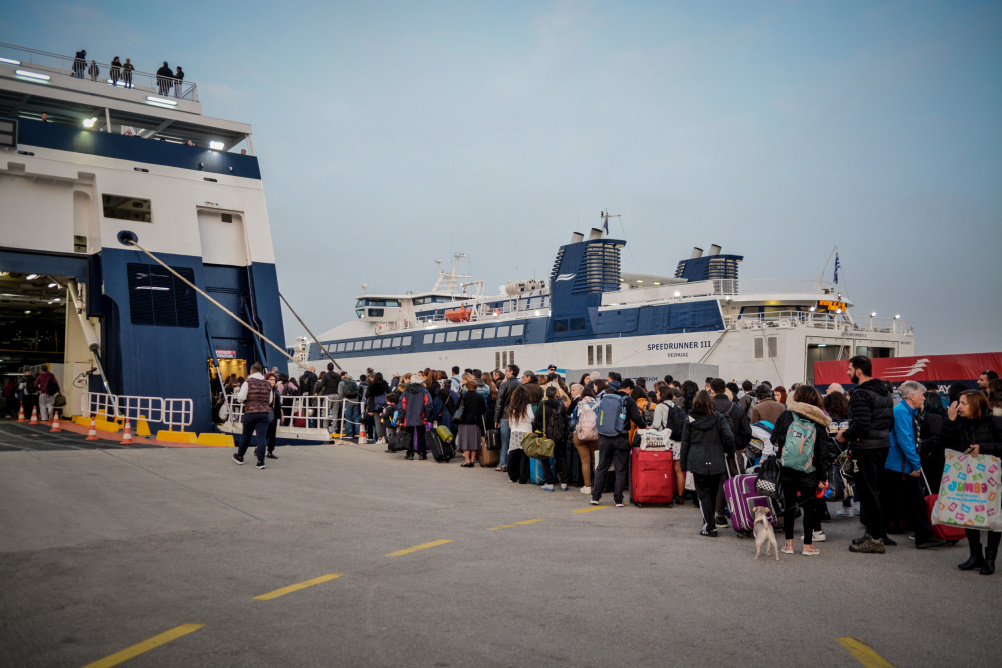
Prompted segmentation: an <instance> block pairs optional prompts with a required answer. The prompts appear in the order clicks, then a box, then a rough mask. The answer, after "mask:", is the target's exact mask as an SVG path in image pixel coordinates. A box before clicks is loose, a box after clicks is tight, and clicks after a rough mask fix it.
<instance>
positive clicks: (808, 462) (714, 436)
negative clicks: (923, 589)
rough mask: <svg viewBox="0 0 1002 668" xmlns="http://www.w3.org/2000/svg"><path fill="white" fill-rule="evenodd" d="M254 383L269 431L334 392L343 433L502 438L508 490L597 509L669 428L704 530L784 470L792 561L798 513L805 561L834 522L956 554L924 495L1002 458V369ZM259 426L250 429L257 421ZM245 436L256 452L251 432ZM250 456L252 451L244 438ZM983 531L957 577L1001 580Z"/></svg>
mask: <svg viewBox="0 0 1002 668" xmlns="http://www.w3.org/2000/svg"><path fill="white" fill-rule="evenodd" d="M276 371H277V370H276ZM603 376H604V377H603ZM252 379H253V380H255V381H265V382H267V381H268V378H266V377H264V376H262V377H261V378H255V376H254V375H252V376H251V378H250V379H248V381H246V382H245V383H244V384H243V385H242V386H239V392H240V394H241V395H244V394H250V392H251V389H252V388H251V386H252V385H257V386H258V388H257V394H261V393H262V392H264V390H265V389H269V391H271V392H273V393H274V394H271V395H267V396H268V397H270V400H269V401H270V403H269V402H264V403H265V404H267V405H270V406H271V407H272V410H273V411H277V412H274V415H275V418H274V420H273V422H276V421H278V420H280V419H283V418H282V413H281V408H280V407H279V406H280V405H281V404H280V401H278V402H277V403H276V399H275V397H280V396H282V395H284V394H290V393H291V394H300V393H302V394H309V395H315V396H331V397H332V398H334V399H335V400H344V401H339V402H338V403H340V404H343V405H344V407H345V408H344V413H343V414H338V415H336V416H334V417H335V419H336V420H341V421H343V423H344V424H345V425H346V426H345V429H344V432H345V433H344V434H342V438H353V437H355V436H357V435H358V433H359V431H360V430H361V429H363V428H364V429H365V430H366V433H369V434H373V433H374V434H375V436H376V438H377V440H376V443H377V444H388V441H389V439H391V438H394V437H396V438H398V439H399V438H403V439H404V441H405V446H404V447H403V448H402V449H403V450H404V451H405V455H404V456H405V458H406V459H408V460H414V459H417V460H424V459H427V454H428V446H427V440H428V438H429V437H427V436H426V435H427V434H428V433H430V432H431V431H435V433H436V435H438V434H442V433H443V432H442V429H443V428H444V429H445V432H444V433H445V434H446V438H451V435H453V434H454V435H455V446H456V449H457V450H458V452H459V453H461V454H462V463H461V465H460V466H461V467H464V468H473V467H475V466H476V463H477V462H478V461H480V464H481V466H485V464H484V461H485V460H484V459H481V458H480V457H481V454H483V451H484V449H485V448H487V447H488V446H487V443H489V442H496V443H497V444H498V451H497V453H496V454H497V461H496V463H495V462H492V463H491V464H490V466H492V467H493V468H494V470H496V471H498V472H501V473H507V478H508V480H509V481H510V482H511V483H512V484H521V485H527V484H529V483H530V479H532V480H533V482H536V483H537V484H539V488H540V489H541V490H543V491H545V492H552V491H555V490H557V489H559V490H561V491H568V490H569V489H571V488H572V487H574V488H577V489H579V490H580V491H581V492H582V493H584V494H587V495H589V497H590V503H591V504H595V505H597V504H599V503H600V500H601V498H602V496H603V495H604V494H607V493H611V494H612V496H613V501H614V502H615V505H616V506H617V507H622V506H623V505H625V504H624V501H625V494H626V490H627V488H628V486H629V484H630V479H631V471H630V457H631V451H632V450H633V448H636V447H638V445H640V442H641V441H642V438H643V437H644V435H645V434H648V433H650V431H649V430H654V431H657V432H659V433H664V434H669V436H668V441H667V444H666V446H665V447H667V448H668V449H669V450H670V451H671V453H672V459H673V462H672V473H673V474H674V480H673V482H674V485H673V486H674V490H675V493H674V497H673V498H672V499H671V500H672V502H673V503H674V504H675V505H678V506H683V507H684V506H685V504H686V502H687V501H689V502H692V503H693V504H694V505H696V506H698V507H699V509H700V516H701V523H700V530H699V533H700V535H702V536H706V537H716V536H718V535H719V533H718V529H720V528H723V527H727V526H729V523H730V522H734V521H735V518H733V517H730V518H728V515H729V514H730V513H729V509H728V505H727V503H726V500H725V499H724V492H723V487H724V484H723V483H724V482H725V481H727V480H728V479H731V478H734V477H736V476H738V475H742V474H745V473H746V472H751V473H755V474H757V475H758V476H759V477H760V478H761V477H763V476H764V475H765V474H764V473H763V471H765V470H766V469H774V470H775V471H777V473H776V479H777V483H778V484H777V485H776V486H777V491H776V497H777V502H776V506H775V508H774V511H775V513H776V514H777V515H778V517H777V518H776V519H777V520H780V519H781V520H782V525H783V531H784V535H785V539H786V541H785V544H784V545H783V548H782V552H784V553H787V554H793V553H794V543H795V524H796V521H797V519H798V518H800V519H801V520H802V524H803V531H802V543H803V548H802V551H801V554H804V555H808V556H816V555H819V554H820V549H819V548H818V547H817V543H820V542H824V541H826V540H827V537H826V536H825V533H824V530H823V522H826V521H831V520H833V519H834V518H844V519H849V518H853V517H858V519H859V522H860V523H861V525H862V528H861V531H862V535H861V536H860V537H858V538H855V539H853V540H852V542H851V544H850V545H849V546H848V548H849V550H850V551H851V552H854V553H870V554H885V553H886V549H887V548H888V547H894V546H897V545H898V543H897V542H896V541H895V539H894V538H892V536H895V535H897V536H900V535H902V534H907V533H910V534H911V535H909V536H908V539H910V540H913V541H914V545H915V547H916V548H918V549H928V548H935V547H939V546H941V545H944V544H945V543H946V542H947V541H945V540H943V539H942V538H938V537H937V535H936V531H935V529H934V527H933V525H931V523H930V521H929V512H928V509H927V505H926V499H927V495H929V494H935V493H936V491H937V490H936V489H934V488H933V489H930V488H929V485H928V483H927V482H925V481H926V480H933V481H937V480H939V479H940V477H941V475H942V472H943V461H944V457H945V455H944V452H945V450H946V449H951V450H958V451H961V452H966V453H970V454H975V455H977V454H989V455H994V456H1002V382H1000V381H999V379H998V376H997V374H995V372H993V371H986V372H985V374H983V375H982V376H981V378H980V379H979V381H978V387H979V388H980V389H978V390H968V389H965V388H963V387H961V386H960V385H959V384H957V385H955V386H954V388H951V393H950V397H948V398H946V399H944V398H943V397H942V396H941V395H940V394H939V392H938V390H937V387H936V386H935V384H930V385H929V386H924V385H922V384H921V383H918V382H915V381H906V382H904V383H901V384H900V385H899V386H898V387H897V388H894V387H893V386H892V385H891V383H889V382H888V381H884V380H881V379H877V378H873V377H872V364H871V362H870V360H869V359H868V358H867V357H863V356H857V357H853V358H852V359H850V360H849V361H848V364H847V380H849V381H850V382H851V383H852V385H853V387H852V389H850V390H849V391H848V392H847V391H845V389H844V388H843V387H842V386H841V385H839V384H833V385H831V386H829V387H828V388H827V389H826V392H825V393H824V394H822V393H821V392H820V391H819V390H818V389H817V388H815V387H814V386H811V385H806V384H801V383H796V384H794V385H792V386H791V387H790V388H789V390H787V389H786V388H783V387H779V386H777V387H773V386H772V385H771V384H770V383H769V382H768V381H763V382H761V383H758V384H753V383H751V382H750V381H745V382H744V383H742V384H741V385H740V386H738V385H737V384H735V383H727V382H725V381H724V380H723V379H720V378H707V379H705V381H704V383H703V389H700V388H699V385H698V384H697V383H696V382H694V381H692V380H686V381H684V382H683V381H678V380H675V379H674V378H672V377H671V376H668V377H666V378H665V379H664V380H659V381H658V382H657V383H655V384H654V387H653V388H651V389H648V388H647V382H646V380H645V379H643V378H637V379H630V378H623V377H622V376H621V375H620V374H618V373H617V372H614V371H611V372H608V373H607V374H603V375H600V374H598V373H594V374H585V375H583V376H582V377H581V378H580V380H579V381H578V382H572V383H571V384H570V385H568V384H567V381H566V379H565V378H564V377H563V376H562V375H561V374H559V373H557V371H556V366H551V367H550V368H549V369H548V371H547V373H546V374H539V375H537V374H535V373H533V372H532V371H523V370H520V369H519V367H518V366H517V365H515V364H510V365H508V366H507V367H506V368H505V369H504V370H503V371H502V370H498V369H496V370H493V371H490V372H484V371H481V370H480V369H466V370H465V371H462V372H461V371H460V368H459V367H453V369H452V372H451V374H450V373H447V372H445V371H436V370H432V369H424V370H422V371H417V372H413V373H405V374H400V373H395V374H393V376H392V378H391V379H390V380H389V381H387V380H385V379H384V378H383V375H382V374H381V373H379V372H375V371H373V370H372V369H369V370H367V372H366V373H365V374H364V375H363V376H362V378H361V379H360V380H359V381H357V382H356V381H355V380H354V379H352V377H351V375H350V374H348V373H345V372H341V371H335V370H334V365H333V364H328V368H327V370H326V371H325V372H321V374H320V375H319V376H318V375H317V374H316V373H315V369H313V368H311V369H310V370H308V371H307V372H306V373H304V374H303V376H302V377H300V378H299V379H298V382H297V381H296V380H295V379H290V378H288V377H287V376H285V375H276V376H275V377H273V378H271V379H270V380H271V384H270V386H269V388H265V386H264V385H261V384H260V383H250V381H251V380H252ZM245 388H248V389H247V392H245ZM254 396H255V397H256V401H257V403H261V401H263V399H262V397H263V396H264V395H263V394H261V397H257V395H254ZM276 407H279V408H276ZM258 408H259V409H260V406H259V407H258ZM259 412H262V413H263V412H266V411H264V410H259ZM287 418H288V416H285V419H287ZM248 421H249V422H250V423H253V425H252V428H254V425H256V424H257V423H258V422H260V421H261V418H254V417H251V418H250V419H249V420H248ZM245 424H246V423H245ZM245 434H248V432H247V430H246V429H245ZM763 434H764V436H763ZM530 435H536V436H537V437H539V438H545V439H548V440H551V441H553V450H552V457H546V458H542V459H540V460H538V469H537V468H536V466H537V465H536V464H535V461H536V460H533V459H532V458H531V457H529V456H528V455H527V453H526V452H525V450H524V449H523V444H524V443H527V442H528V441H527V439H528V437H529V436H530ZM436 437H437V436H436ZM245 438H246V439H247V441H248V443H249V435H246V436H245ZM763 439H764V440H765V441H768V443H763ZM264 442H265V444H266V445H265V446H260V445H259V451H260V448H261V447H265V449H266V450H268V451H269V452H270V451H271V450H273V447H274V446H273V443H274V439H273V434H272V435H271V436H270V440H269V435H268V434H266V435H265V440H264ZM269 443H270V444H271V445H268V444H269ZM241 448H242V450H245V449H246V445H244V444H243V441H242V445H241ZM269 448H270V449H269ZM242 450H241V451H239V452H238V453H237V454H238V455H239V456H240V457H242V455H243V451H242ZM387 451H388V452H394V451H396V450H395V449H393V448H388V449H387ZM266 456H272V457H274V454H273V453H271V454H270V455H268V454H267V453H265V454H263V455H261V456H260V457H259V462H260V463H261V464H262V465H263V459H264V458H265V457H266ZM767 462H768V463H767ZM923 475H924V477H923ZM830 487H840V488H841V489H842V494H843V495H844V497H845V499H844V500H842V497H841V496H840V497H838V500H842V508H841V510H840V511H839V512H837V513H835V514H834V516H833V515H832V514H830V513H829V510H828V503H827V502H826V498H831V496H830V494H829V488H830ZM846 487H847V488H848V490H851V491H847V490H846V489H845V488H846ZM854 501H855V503H854ZM735 528H737V525H735ZM982 533H983V532H982V531H979V530H975V529H967V530H966V532H965V535H966V537H967V540H968V544H969V547H970V557H969V559H968V560H967V561H965V562H964V563H962V564H960V568H961V569H962V570H979V571H980V572H981V573H983V574H986V575H990V574H992V573H993V572H994V569H995V560H996V557H997V554H998V548H999V543H1000V538H1002V533H999V532H994V531H990V532H984V533H987V536H985V537H982V535H981V534H982Z"/></svg>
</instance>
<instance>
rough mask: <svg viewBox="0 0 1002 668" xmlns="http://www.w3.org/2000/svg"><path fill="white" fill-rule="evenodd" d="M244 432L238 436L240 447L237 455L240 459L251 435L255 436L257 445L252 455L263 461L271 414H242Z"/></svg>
mask: <svg viewBox="0 0 1002 668" xmlns="http://www.w3.org/2000/svg"><path fill="white" fill-rule="evenodd" d="M243 419H244V432H243V434H241V436H240V446H239V447H238V448H237V454H238V455H240V456H241V457H243V456H244V453H245V452H247V448H249V447H250V440H251V434H257V445H256V447H255V448H254V454H255V455H256V456H257V458H258V459H264V449H265V445H266V444H267V443H268V423H269V422H271V413H244V418H243Z"/></svg>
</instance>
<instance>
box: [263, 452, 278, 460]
mask: <svg viewBox="0 0 1002 668" xmlns="http://www.w3.org/2000/svg"><path fill="white" fill-rule="evenodd" d="M265 457H267V458H268V459H278V457H276V456H275V455H274V454H273V453H271V452H269V453H268V454H266V455H265Z"/></svg>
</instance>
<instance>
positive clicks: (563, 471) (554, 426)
mask: <svg viewBox="0 0 1002 668" xmlns="http://www.w3.org/2000/svg"><path fill="white" fill-rule="evenodd" d="M532 430H533V431H538V432H541V433H542V434H543V435H544V436H545V437H546V438H548V439H550V440H551V441H553V456H554V457H555V458H556V464H555V466H556V468H557V476H556V477H557V479H558V480H559V481H560V490H561V491H563V492H566V491H567V408H566V407H565V406H564V402H563V400H562V399H561V398H560V388H559V387H557V386H556V385H549V386H547V388H546V397H545V398H544V399H543V402H542V404H541V405H540V407H539V408H538V409H537V410H536V415H535V417H534V418H533V420H532ZM540 464H542V466H543V487H542V490H543V491H544V492H552V491H553V470H552V469H551V468H550V459H549V457H547V458H546V459H542V460H540Z"/></svg>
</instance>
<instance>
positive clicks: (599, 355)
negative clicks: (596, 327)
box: [588, 343, 612, 366]
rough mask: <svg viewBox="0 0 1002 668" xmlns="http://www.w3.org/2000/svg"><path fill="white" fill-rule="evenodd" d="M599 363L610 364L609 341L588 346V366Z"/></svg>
mask: <svg viewBox="0 0 1002 668" xmlns="http://www.w3.org/2000/svg"><path fill="white" fill-rule="evenodd" d="M603 353H604V354H603ZM599 364H605V365H608V364H612V344H611V343H607V344H605V345H602V344H598V345H594V346H588V366H593V365H595V366H597V365H599Z"/></svg>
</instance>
